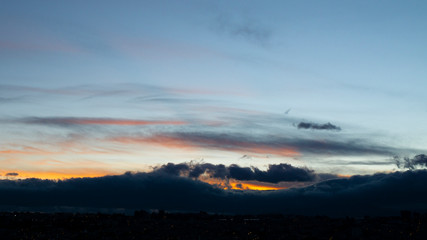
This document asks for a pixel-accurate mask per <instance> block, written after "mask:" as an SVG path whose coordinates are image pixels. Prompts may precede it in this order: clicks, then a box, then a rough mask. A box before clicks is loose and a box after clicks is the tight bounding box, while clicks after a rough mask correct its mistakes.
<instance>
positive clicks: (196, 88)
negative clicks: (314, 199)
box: [0, 0, 427, 190]
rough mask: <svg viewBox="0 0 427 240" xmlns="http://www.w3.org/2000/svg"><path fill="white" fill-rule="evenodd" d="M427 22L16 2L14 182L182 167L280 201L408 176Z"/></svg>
mask: <svg viewBox="0 0 427 240" xmlns="http://www.w3.org/2000/svg"><path fill="white" fill-rule="evenodd" d="M426 12H427V2H425V1H390V0H387V1H365V0H363V1H195V0H194V1H128V2H127V3H122V2H120V3H119V2H117V1H5V2H3V3H2V6H1V8H0V109H1V111H0V133H1V134H0V175H1V178H2V179H19V178H22V179H25V178H32V177H35V178H42V179H46V178H48V179H66V178H71V177H101V176H105V175H119V174H123V173H125V172H127V171H131V172H134V173H136V172H152V171H154V172H156V171H163V169H166V168H167V165H166V164H167V163H171V164H170V165H169V167H171V168H174V169H175V167H177V166H178V167H179V170H178V174H177V175H180V176H181V175H186V176H187V177H191V176H192V175H191V174H193V172H194V171H195V169H198V170H200V169H201V170H200V171H201V173H198V174H199V175H197V174H196V178H198V179H199V180H202V181H204V182H208V183H212V184H218V182H221V181H223V180H224V181H226V184H229V185H230V184H231V185H230V186H232V187H233V188H240V189H255V188H256V186H258V188H259V189H262V188H265V189H280V188H288V187H298V186H307V184H308V183H310V184H311V183H314V182H321V181H323V180H325V179H331V178H348V177H350V176H353V175H371V174H375V173H384V174H389V173H393V172H396V171H403V170H404V168H405V167H402V166H403V165H401V166H398V165H397V164H396V159H401V160H402V159H403V158H404V157H407V158H408V159H412V158H413V157H414V156H416V155H420V154H424V153H426V152H427V147H426V146H427V127H426V125H425V123H426V122H427V99H426V95H425V91H426V89H427V81H426V80H427V68H426V63H427V62H426V60H427V45H426V42H427V15H426ZM395 156H397V157H398V158H395ZM420 159H421V160H422V161H421V160H420ZM412 160H414V161H415V162H414V164H415V165H417V164H418V165H421V166H422V164H423V163H424V162H423V161H424V159H423V158H419V159H418V160H420V161H419V162H416V161H418V160H417V159H416V158H414V159H412ZM426 163H427V162H426ZM180 164H181V165H180ZM218 166H219V167H220V168H221V169H223V170H224V169H225V170H224V171H226V174H225V175H220V174H219V171H220V170H219V168H218ZM399 167H400V168H399ZM402 168H403V169H402ZM406 168H409V167H408V166H406ZM276 170H277V171H279V172H281V173H284V174H288V173H291V172H292V173H295V171H300V172H298V174H297V175H295V176H298V177H300V176H301V175H300V173H301V174H302V173H303V175H304V174H306V175H304V176H305V177H306V178H303V179H302V180H301V178H287V177H283V176H280V177H279V178H270V177H271V176H272V174H273V173H277V172H275V171H276ZM168 171H169V170H168ZM236 171H246V173H247V174H249V175H250V177H248V175H245V176H246V177H242V175H238V174H237V173H238V172H236ZM168 173H169V172H168ZM239 173H240V172H239ZM200 174H201V175H200ZM236 174H237V175H236ZM175 175H176V174H175ZM239 176H240V177H239ZM193 177H194V176H193ZM272 179H273V180H272ZM306 183H307V184H306ZM233 184H234V185H233ZM242 184H244V185H242ZM245 184H246V185H245ZM236 185H237V187H236ZM251 186H252V188H251ZM254 186H255V187H254ZM265 189H263V190H265Z"/></svg>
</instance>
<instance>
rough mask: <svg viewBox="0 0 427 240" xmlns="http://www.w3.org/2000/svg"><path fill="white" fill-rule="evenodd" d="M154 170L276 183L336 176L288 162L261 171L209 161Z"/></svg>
mask: <svg viewBox="0 0 427 240" xmlns="http://www.w3.org/2000/svg"><path fill="white" fill-rule="evenodd" d="M154 172H159V173H165V174H170V175H174V176H188V177H191V178H198V177H199V176H200V175H202V174H205V175H207V176H209V177H212V178H221V179H235V180H242V181H250V180H255V181H259V182H268V183H278V182H284V181H287V182H293V181H298V182H314V181H317V180H319V179H322V180H325V179H326V178H329V179H330V178H337V176H336V175H333V174H328V175H324V174H323V175H321V174H320V175H318V174H316V173H315V172H314V171H313V170H310V169H307V168H298V167H294V166H292V165H290V164H286V163H281V164H270V165H268V168H267V170H265V171H263V170H260V169H259V168H256V167H240V166H239V165H237V164H232V165H230V166H228V167H227V166H225V165H223V164H218V165H214V164H210V163H193V162H190V163H180V164H173V163H168V164H165V165H162V166H160V167H156V168H154Z"/></svg>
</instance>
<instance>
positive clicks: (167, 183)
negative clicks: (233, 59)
mask: <svg viewBox="0 0 427 240" xmlns="http://www.w3.org/2000/svg"><path fill="white" fill-rule="evenodd" d="M426 181H427V171H426V170H418V171H406V172H394V173H389V174H375V175H367V176H353V177H351V178H348V179H333V180H328V181H324V182H321V183H318V184H316V185H312V186H309V187H304V188H294V189H288V190H278V191H271V192H258V191H234V190H233V191H232V190H222V189H219V188H216V187H214V186H212V185H210V184H207V183H204V182H201V181H198V180H192V179H190V178H188V177H179V176H174V175H171V174H165V173H161V172H159V171H155V172H152V173H134V174H132V173H126V174H123V175H119V176H106V177H98V178H77V179H69V180H63V181H52V180H40V179H26V180H16V181H13V180H1V181H0V194H1V196H2V198H0V206H2V207H5V206H8V208H9V209H12V208H13V207H20V208H26V209H33V208H39V207H45V208H49V207H51V208H55V207H70V208H123V209H146V210H150V209H164V210H167V211H207V212H221V213H240V214H242V213H250V214H257V213H283V214H310V215H315V214H327V215H340V216H346V215H355V216H363V215H393V214H398V213H399V211H400V210H402V209H407V210H412V211H426V210H427V188H425V182H426Z"/></svg>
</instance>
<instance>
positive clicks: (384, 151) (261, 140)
mask: <svg viewBox="0 0 427 240" xmlns="http://www.w3.org/2000/svg"><path fill="white" fill-rule="evenodd" d="M109 140H110V141H113V142H119V143H123V144H130V143H133V144H154V145H160V146H163V147H167V148H180V149H196V148H199V149H213V150H221V151H232V152H237V153H241V154H247V153H252V154H259V155H270V154H271V155H276V156H283V157H295V156H300V155H301V154H317V155H318V154H324V155H330V154H333V155H356V156H358V155H385V156H392V155H395V153H396V152H401V151H402V149H395V148H393V147H387V146H382V145H378V144H375V143H369V142H367V141H362V140H357V139H350V140H346V139H338V140H326V139H325V140H315V139H305V138H295V137H280V136H277V135H274V136H271V135H256V136H251V135H245V134H238V133H230V134H221V133H214V132H171V133H158V134H153V135H139V136H117V137H112V138H110V139H109Z"/></svg>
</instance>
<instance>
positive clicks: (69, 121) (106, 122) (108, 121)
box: [13, 117, 186, 126]
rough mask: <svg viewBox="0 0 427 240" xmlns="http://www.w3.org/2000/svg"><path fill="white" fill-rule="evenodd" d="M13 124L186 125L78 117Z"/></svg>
mask: <svg viewBox="0 0 427 240" xmlns="http://www.w3.org/2000/svg"><path fill="white" fill-rule="evenodd" d="M13 122H20V123H25V124H40V125H58V126H72V125H122V126H139V125H184V124H186V122H184V121H164V120H135V119H117V118H77V117H44V118H41V117H28V118H22V119H15V120H13Z"/></svg>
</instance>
